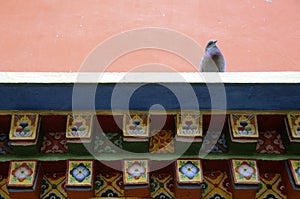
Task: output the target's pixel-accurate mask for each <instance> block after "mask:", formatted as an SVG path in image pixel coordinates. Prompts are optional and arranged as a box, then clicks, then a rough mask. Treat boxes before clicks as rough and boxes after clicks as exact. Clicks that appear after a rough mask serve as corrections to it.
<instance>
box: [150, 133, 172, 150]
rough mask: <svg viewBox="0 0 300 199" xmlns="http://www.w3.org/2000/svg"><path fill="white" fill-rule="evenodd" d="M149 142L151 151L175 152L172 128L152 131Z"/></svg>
mask: <svg viewBox="0 0 300 199" xmlns="http://www.w3.org/2000/svg"><path fill="white" fill-rule="evenodd" d="M151 135H152V136H151V138H150V142H149V151H150V152H151V153H174V151H175V150H174V139H173V133H172V131H170V130H160V131H156V130H154V131H152V132H151Z"/></svg>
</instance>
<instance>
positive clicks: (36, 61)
mask: <svg viewBox="0 0 300 199" xmlns="http://www.w3.org/2000/svg"><path fill="white" fill-rule="evenodd" d="M299 11H300V1H299V0H272V1H271V0H251V1H250V0H232V1H226V0H210V1H207V0H186V1H183V0H159V1H158V0H157V1H155V0H113V1H112V0H98V1H96V0H77V1H72V0H66V1H59V0H54V1H51V0H43V1H38V0H36V1H33V0H28V1H20V0H19V1H18V0H10V1H2V2H1V6H0V71H53V72H54V71H55V72H56V71H61V72H69V71H70V72H76V71H79V70H80V65H81V64H82V62H83V61H84V59H85V58H86V57H87V56H88V54H89V52H91V51H92V50H93V48H94V47H96V46H97V45H98V44H99V43H101V42H103V41H104V40H105V39H108V38H109V37H111V36H112V35H115V34H119V33H121V32H122V31H127V30H131V29H135V28H141V27H162V28H169V29H174V30H176V31H179V32H181V33H183V34H185V35H187V36H189V37H191V38H192V39H194V40H195V41H197V42H198V43H199V44H201V45H202V46H204V45H205V44H206V42H207V40H208V39H211V38H212V39H218V40H219V42H218V45H219V47H220V48H221V50H222V52H223V54H224V55H225V58H226V61H227V71H300V56H299V52H300V47H299V46H300V28H299V27H300V20H299V19H300V12H299ZM196 53H198V54H199V60H200V57H201V55H202V53H203V52H196ZM146 63H161V64H165V65H168V66H171V67H172V68H173V69H174V70H176V71H195V70H196V68H197V67H198V66H192V65H191V64H189V63H188V62H186V61H185V60H183V59H182V58H180V57H178V56H176V55H174V54H172V53H168V52H164V51H159V50H151V49H147V50H139V51H134V52H131V53H129V54H126V55H124V56H122V57H120V58H119V59H118V60H116V61H115V62H113V63H112V64H111V65H110V66H109V68H108V71H129V70H131V69H132V68H134V67H136V66H137V65H141V64H146ZM195 67H196V68H195ZM155 70H156V69H155Z"/></svg>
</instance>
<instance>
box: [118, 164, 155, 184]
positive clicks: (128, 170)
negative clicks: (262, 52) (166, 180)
mask: <svg viewBox="0 0 300 199" xmlns="http://www.w3.org/2000/svg"><path fill="white" fill-rule="evenodd" d="M123 181H124V185H145V184H149V164H148V160H146V159H144V160H124V161H123Z"/></svg>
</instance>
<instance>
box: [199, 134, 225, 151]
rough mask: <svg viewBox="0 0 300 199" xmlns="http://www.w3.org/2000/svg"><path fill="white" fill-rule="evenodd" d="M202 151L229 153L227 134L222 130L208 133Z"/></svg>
mask: <svg viewBox="0 0 300 199" xmlns="http://www.w3.org/2000/svg"><path fill="white" fill-rule="evenodd" d="M201 151H203V152H205V153H227V152H228V146H227V141H226V137H225V134H224V133H222V132H210V133H206V135H205V137H204V139H203V142H202V147H201Z"/></svg>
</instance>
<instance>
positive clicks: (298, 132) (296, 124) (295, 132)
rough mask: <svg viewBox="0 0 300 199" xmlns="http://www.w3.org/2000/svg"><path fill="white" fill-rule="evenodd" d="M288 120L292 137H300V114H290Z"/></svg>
mask: <svg viewBox="0 0 300 199" xmlns="http://www.w3.org/2000/svg"><path fill="white" fill-rule="evenodd" d="M288 122H289V127H290V132H291V136H292V138H300V114H289V115H288Z"/></svg>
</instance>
